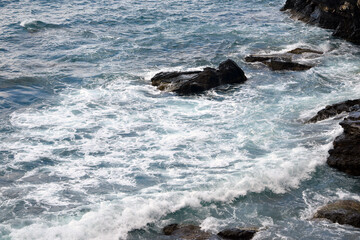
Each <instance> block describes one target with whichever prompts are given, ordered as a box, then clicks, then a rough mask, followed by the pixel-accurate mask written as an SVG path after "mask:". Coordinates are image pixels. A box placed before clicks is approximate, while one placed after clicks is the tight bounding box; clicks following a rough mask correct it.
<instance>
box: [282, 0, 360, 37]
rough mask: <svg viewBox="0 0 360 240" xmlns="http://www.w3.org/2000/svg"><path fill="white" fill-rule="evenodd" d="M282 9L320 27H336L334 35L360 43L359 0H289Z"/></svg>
mask: <svg viewBox="0 0 360 240" xmlns="http://www.w3.org/2000/svg"><path fill="white" fill-rule="evenodd" d="M281 10H282V11H285V10H289V11H290V12H291V14H292V16H293V17H295V18H297V19H299V20H302V21H305V22H307V23H310V24H317V25H319V26H320V27H323V28H327V29H334V30H335V31H334V33H333V35H335V36H338V37H341V38H344V39H347V40H349V41H351V42H354V43H356V44H360V1H359V0H287V1H286V3H285V5H284V7H283V8H282V9H281Z"/></svg>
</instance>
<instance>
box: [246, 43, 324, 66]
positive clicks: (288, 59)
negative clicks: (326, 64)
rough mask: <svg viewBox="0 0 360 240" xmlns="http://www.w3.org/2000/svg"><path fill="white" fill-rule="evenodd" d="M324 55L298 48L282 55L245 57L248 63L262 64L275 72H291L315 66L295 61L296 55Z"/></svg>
mask: <svg viewBox="0 0 360 240" xmlns="http://www.w3.org/2000/svg"><path fill="white" fill-rule="evenodd" d="M305 53H306V54H322V53H323V52H321V51H317V50H311V49H307V48H296V49H293V50H291V51H288V52H286V53H281V54H268V55H266V54H254V55H249V56H247V57H245V61H246V62H252V63H253V62H261V63H263V64H265V65H266V66H268V67H269V68H270V69H271V70H273V71H281V70H290V71H305V70H308V69H310V68H312V67H313V66H311V65H306V64H302V63H298V62H294V61H293V56H294V55H300V54H305Z"/></svg>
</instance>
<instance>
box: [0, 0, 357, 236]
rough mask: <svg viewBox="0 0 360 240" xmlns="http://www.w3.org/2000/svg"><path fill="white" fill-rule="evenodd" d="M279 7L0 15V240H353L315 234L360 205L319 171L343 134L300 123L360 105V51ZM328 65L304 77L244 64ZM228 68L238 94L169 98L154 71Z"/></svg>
mask: <svg viewBox="0 0 360 240" xmlns="http://www.w3.org/2000/svg"><path fill="white" fill-rule="evenodd" d="M283 4H284V2H283V1H279V0H274V1H256V0H249V1H211V0H203V1H179V0H167V1H133V0H128V1H97V2H94V1H85V0H80V1H76V2H73V1H64V2H58V1H38V0H36V1H3V2H2V3H0V12H1V14H0V19H1V23H2V24H1V26H0V31H1V34H0V60H1V61H0V121H1V125H0V132H1V135H0V162H1V167H0V189H1V190H0V199H1V201H0V202H1V204H0V238H1V239H161V238H162V239H170V238H166V237H162V236H161V228H162V227H164V226H165V225H167V224H170V223H174V222H177V223H194V224H197V225H200V226H201V227H202V229H204V230H208V231H210V232H214V233H216V232H217V231H219V230H221V229H223V228H224V227H232V226H243V227H249V226H253V227H258V228H261V229H266V231H260V232H259V233H258V234H257V235H256V236H255V238H254V239H300V238H308V239H356V238H358V237H360V232H359V231H355V230H354V229H353V228H351V227H349V226H337V227H336V228H335V227H331V224H330V223H328V222H314V221H309V219H310V218H311V216H312V215H313V213H314V211H315V210H316V208H318V207H319V206H322V205H323V204H325V203H327V202H330V201H331V200H333V199H339V198H341V199H358V200H359V199H360V198H359V197H358V195H359V192H360V188H359V187H358V186H357V185H356V184H354V183H356V180H357V179H356V178H347V177H346V176H344V175H343V174H341V173H339V172H336V171H335V170H333V169H329V168H328V167H327V166H326V164H325V162H326V158H327V155H328V153H327V152H328V150H329V149H330V148H332V141H333V140H334V138H335V137H336V136H338V135H339V134H340V133H341V132H342V128H341V127H340V126H339V125H338V124H337V123H338V122H339V121H340V120H341V119H336V118H335V119H329V120H325V121H323V122H320V123H318V124H304V123H305V121H306V120H308V119H309V118H310V117H311V116H312V115H314V114H315V113H316V112H317V111H318V110H319V109H321V108H322V107H323V106H325V105H327V104H331V103H335V102H339V101H343V100H347V99H351V98H358V97H359V96H358V92H359V91H360V68H359V66H358V58H359V56H360V49H359V47H357V46H355V45H352V44H351V43H347V42H345V41H343V40H341V39H335V38H333V37H331V33H330V31H327V30H323V29H320V28H317V27H315V26H309V25H306V24H304V23H301V22H295V21H293V20H291V19H290V17H289V15H287V14H286V13H281V12H279V9H280V8H281V6H282V5H283ZM296 47H307V48H312V49H317V50H320V51H323V52H324V54H323V55H320V56H317V57H316V58H307V57H306V55H305V56H304V57H300V59H299V61H300V62H304V63H309V64H312V65H315V67H313V68H312V69H310V70H308V71H304V72H290V71H285V72H277V71H275V72H272V71H270V70H269V69H267V68H266V67H264V66H262V65H260V64H249V63H245V62H244V60H243V59H244V57H245V56H246V55H248V54H253V53H283V52H286V51H288V50H291V49H294V48H296ZM227 58H231V59H233V60H234V61H235V62H237V63H238V64H239V66H240V67H241V68H242V69H243V70H244V72H245V74H246V76H247V77H248V81H247V82H246V83H244V84H241V85H233V86H228V85H226V86H222V87H218V88H215V89H212V90H209V91H206V92H205V93H204V94H200V95H195V96H179V95H176V94H173V93H166V92H165V93H164V92H160V91H159V90H157V89H156V88H155V87H153V86H151V83H150V78H151V77H152V76H154V75H155V74H156V73H157V72H161V71H176V70H186V71H188V70H201V69H202V68H204V67H207V66H211V67H216V66H217V65H218V64H219V63H220V62H221V61H223V60H225V59H227Z"/></svg>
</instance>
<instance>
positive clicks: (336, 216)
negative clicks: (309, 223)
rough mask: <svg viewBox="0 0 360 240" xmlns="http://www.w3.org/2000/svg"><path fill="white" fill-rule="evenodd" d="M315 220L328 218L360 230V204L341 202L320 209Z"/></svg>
mask: <svg viewBox="0 0 360 240" xmlns="http://www.w3.org/2000/svg"><path fill="white" fill-rule="evenodd" d="M314 218H326V219H329V220H330V221H332V222H334V223H339V224H348V225H352V226H354V227H358V228H360V202H358V201H353V200H340V201H337V202H334V203H330V204H328V205H326V206H324V207H322V208H320V209H319V210H318V211H317V212H316V213H315V215H314Z"/></svg>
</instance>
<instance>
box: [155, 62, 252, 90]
mask: <svg viewBox="0 0 360 240" xmlns="http://www.w3.org/2000/svg"><path fill="white" fill-rule="evenodd" d="M246 80H247V78H246V76H245V74H244V72H243V70H242V69H241V68H240V67H239V66H238V65H237V64H236V63H235V62H234V61H233V60H230V59H228V60H226V61H224V62H222V63H220V65H219V68H218V69H214V68H205V69H204V70H203V71H193V72H160V73H158V74H156V75H155V76H154V77H153V78H152V79H151V84H152V85H153V86H157V87H158V89H159V90H164V91H171V92H176V93H178V94H181V95H189V94H196V93H201V92H203V91H206V90H209V89H211V88H214V87H217V86H220V85H224V84H234V83H243V82H245V81H246Z"/></svg>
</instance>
